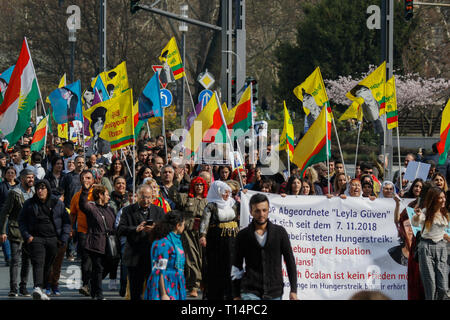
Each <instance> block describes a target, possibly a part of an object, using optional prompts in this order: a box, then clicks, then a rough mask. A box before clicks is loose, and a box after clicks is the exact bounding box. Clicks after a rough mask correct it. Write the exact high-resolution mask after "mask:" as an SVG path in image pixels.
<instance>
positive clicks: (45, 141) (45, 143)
mask: <svg viewBox="0 0 450 320" xmlns="http://www.w3.org/2000/svg"><path fill="white" fill-rule="evenodd" d="M49 118H50V117H49ZM48 120H49V119H48V118H47V123H46V124H45V137H44V157H45V151H46V150H45V149H46V148H45V146H46V145H47V134H48Z"/></svg>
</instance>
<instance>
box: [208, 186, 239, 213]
mask: <svg viewBox="0 0 450 320" xmlns="http://www.w3.org/2000/svg"><path fill="white" fill-rule="evenodd" d="M226 191H229V192H230V196H229V198H228V200H226V201H225V200H223V198H222V195H224V194H225V192H226ZM206 200H208V202H214V203H215V204H217V208H219V209H224V208H225V207H227V206H229V207H230V208H231V207H233V205H234V203H235V202H236V201H235V200H234V199H233V198H232V196H231V187H230V186H229V185H228V184H226V183H225V182H223V181H220V180H217V181H214V182H213V183H212V184H211V187H210V188H209V191H208V196H207V197H206Z"/></svg>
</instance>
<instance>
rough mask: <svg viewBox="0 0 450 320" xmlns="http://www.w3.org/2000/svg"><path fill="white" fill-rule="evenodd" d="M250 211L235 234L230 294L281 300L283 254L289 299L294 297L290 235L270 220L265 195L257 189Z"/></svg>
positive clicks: (294, 283)
mask: <svg viewBox="0 0 450 320" xmlns="http://www.w3.org/2000/svg"><path fill="white" fill-rule="evenodd" d="M250 214H251V215H252V217H253V220H252V222H251V223H250V225H249V226H248V227H247V228H244V229H243V230H241V231H239V233H238V235H237V238H236V247H235V255H234V256H233V265H232V269H231V279H232V281H233V298H235V299H243V300H262V299H264V300H281V298H282V295H283V288H284V283H283V274H282V270H281V262H282V257H283V260H284V261H285V264H286V270H287V274H288V277H289V283H290V286H291V291H290V294H289V299H290V300H297V270H296V265H295V258H294V254H293V252H292V247H291V243H290V241H289V236H288V233H287V231H286V230H285V229H284V228H283V227H282V226H279V225H276V224H273V223H272V222H270V221H269V199H268V198H267V196H265V195H263V194H260V193H258V194H255V195H253V196H252V197H251V198H250ZM244 260H245V270H244V266H243V263H244Z"/></svg>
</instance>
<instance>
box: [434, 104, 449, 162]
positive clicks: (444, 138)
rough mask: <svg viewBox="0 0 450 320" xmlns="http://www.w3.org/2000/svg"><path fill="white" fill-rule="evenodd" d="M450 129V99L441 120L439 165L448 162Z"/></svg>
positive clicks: (438, 147) (438, 145) (438, 146)
mask: <svg viewBox="0 0 450 320" xmlns="http://www.w3.org/2000/svg"><path fill="white" fill-rule="evenodd" d="M449 129H450V99H449V100H448V101H447V104H446V106H445V108H444V111H442V119H441V132H440V135H441V139H440V141H439V142H438V144H437V149H438V152H439V164H444V163H445V161H447V154H448V150H449V149H450V137H449V136H448V131H449Z"/></svg>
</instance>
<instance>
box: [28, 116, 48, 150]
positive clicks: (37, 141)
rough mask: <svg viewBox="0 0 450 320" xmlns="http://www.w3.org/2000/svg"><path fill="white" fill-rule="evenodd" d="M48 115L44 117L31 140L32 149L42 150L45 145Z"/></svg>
mask: <svg viewBox="0 0 450 320" xmlns="http://www.w3.org/2000/svg"><path fill="white" fill-rule="evenodd" d="M48 117H49V116H48V115H47V116H46V117H44V118H43V119H42V120H41V121H40V122H39V124H38V126H37V128H36V131H35V132H34V135H33V139H32V140H31V148H30V149H31V151H41V150H42V148H43V147H44V145H45V137H46V136H47V128H48V126H47V124H48Z"/></svg>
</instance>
